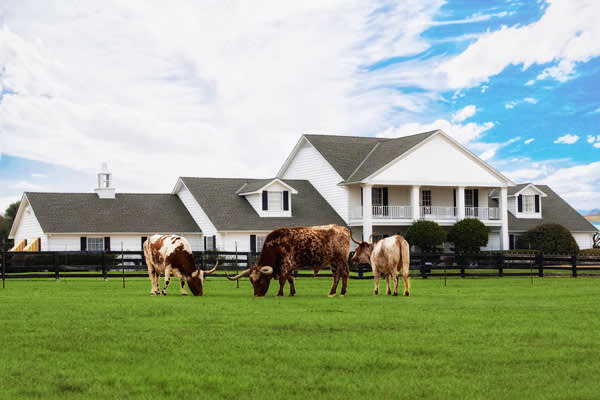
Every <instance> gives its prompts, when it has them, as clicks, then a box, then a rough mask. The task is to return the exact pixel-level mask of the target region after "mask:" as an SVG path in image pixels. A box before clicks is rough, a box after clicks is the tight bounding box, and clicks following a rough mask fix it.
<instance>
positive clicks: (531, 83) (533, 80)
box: [525, 79, 535, 86]
mask: <svg viewBox="0 0 600 400" xmlns="http://www.w3.org/2000/svg"><path fill="white" fill-rule="evenodd" d="M534 83H535V79H530V80H528V81H527V83H525V86H531V85H533V84H534Z"/></svg>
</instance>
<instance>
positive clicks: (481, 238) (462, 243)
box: [448, 218, 489, 254]
mask: <svg viewBox="0 0 600 400" xmlns="http://www.w3.org/2000/svg"><path fill="white" fill-rule="evenodd" d="M488 234H489V232H488V228H487V226H485V225H484V224H483V222H481V221H480V220H478V219H476V218H466V219H463V220H461V221H458V222H457V223H455V224H454V225H453V226H452V228H450V231H449V232H448V241H449V242H452V243H454V251H456V252H457V253H463V254H464V253H477V252H479V250H480V249H481V247H483V246H486V245H487V242H488Z"/></svg>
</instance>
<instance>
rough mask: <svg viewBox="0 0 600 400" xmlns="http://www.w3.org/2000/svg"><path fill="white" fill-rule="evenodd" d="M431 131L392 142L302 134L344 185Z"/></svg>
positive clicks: (354, 137)
mask: <svg viewBox="0 0 600 400" xmlns="http://www.w3.org/2000/svg"><path fill="white" fill-rule="evenodd" d="M436 132H438V131H437V130H435V131H430V132H424V133H419V134H416V135H411V136H404V137H400V138H395V139H386V138H372V137H357V136H333V135H304V137H305V138H306V139H307V140H308V141H309V142H310V143H311V144H312V145H313V146H314V147H315V148H316V149H317V151H318V152H319V153H321V155H322V156H323V157H324V158H325V159H326V160H327V161H328V162H329V163H330V164H331V166H332V167H333V169H335V170H336V172H337V173H338V174H340V176H341V177H342V178H343V179H344V181H345V182H346V183H350V182H357V181H360V180H362V179H364V178H366V177H368V176H369V175H371V174H373V173H374V172H376V171H378V170H379V169H381V168H382V167H384V166H386V165H387V164H389V163H390V162H392V161H393V160H394V159H396V158H397V157H399V156H400V155H402V154H404V153H405V152H406V151H408V150H409V149H411V148H412V147H414V146H415V145H417V144H418V143H420V142H422V141H423V140H425V139H427V138H428V137H430V136H431V135H433V134H434V133H436Z"/></svg>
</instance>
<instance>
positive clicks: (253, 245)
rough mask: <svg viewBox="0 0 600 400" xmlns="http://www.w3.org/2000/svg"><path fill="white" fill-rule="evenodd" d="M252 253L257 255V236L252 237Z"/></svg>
mask: <svg viewBox="0 0 600 400" xmlns="http://www.w3.org/2000/svg"><path fill="white" fill-rule="evenodd" d="M250 251H251V252H252V253H256V235H250Z"/></svg>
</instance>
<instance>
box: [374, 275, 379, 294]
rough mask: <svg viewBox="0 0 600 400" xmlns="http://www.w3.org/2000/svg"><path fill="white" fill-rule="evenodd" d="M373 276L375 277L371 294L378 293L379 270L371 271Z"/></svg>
mask: <svg viewBox="0 0 600 400" xmlns="http://www.w3.org/2000/svg"><path fill="white" fill-rule="evenodd" d="M373 276H374V277H375V289H373V294H374V295H375V296H377V295H378V294H379V272H377V271H373Z"/></svg>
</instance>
